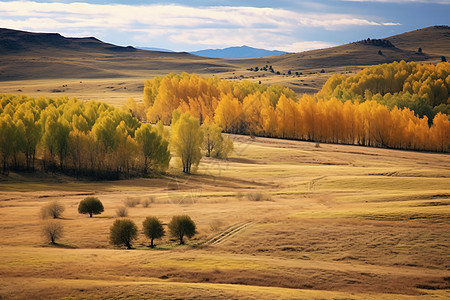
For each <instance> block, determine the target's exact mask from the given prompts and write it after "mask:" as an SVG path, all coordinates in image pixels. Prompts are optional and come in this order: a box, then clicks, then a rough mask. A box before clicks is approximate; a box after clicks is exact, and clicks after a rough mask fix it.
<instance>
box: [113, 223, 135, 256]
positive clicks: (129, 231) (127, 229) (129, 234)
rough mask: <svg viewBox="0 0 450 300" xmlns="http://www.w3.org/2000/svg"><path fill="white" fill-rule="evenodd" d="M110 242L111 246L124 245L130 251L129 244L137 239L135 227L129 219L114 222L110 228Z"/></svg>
mask: <svg viewBox="0 0 450 300" xmlns="http://www.w3.org/2000/svg"><path fill="white" fill-rule="evenodd" d="M109 238H110V242H111V244H113V245H116V246H121V245H124V246H126V247H127V248H128V249H131V242H132V241H133V240H135V239H136V238H137V227H136V224H134V222H133V221H131V220H129V219H118V220H115V221H114V223H113V225H112V226H111V228H110V235H109Z"/></svg>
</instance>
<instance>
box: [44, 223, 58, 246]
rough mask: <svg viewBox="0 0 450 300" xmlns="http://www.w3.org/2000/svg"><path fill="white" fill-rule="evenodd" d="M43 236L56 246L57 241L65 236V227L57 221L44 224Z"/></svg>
mask: <svg viewBox="0 0 450 300" xmlns="http://www.w3.org/2000/svg"><path fill="white" fill-rule="evenodd" d="M42 236H43V237H44V238H45V239H46V240H47V241H50V242H51V243H52V244H53V245H55V244H56V240H57V239H60V238H61V237H62V236H63V226H62V224H61V223H60V222H58V221H55V220H49V221H47V222H45V223H44V225H43V227H42Z"/></svg>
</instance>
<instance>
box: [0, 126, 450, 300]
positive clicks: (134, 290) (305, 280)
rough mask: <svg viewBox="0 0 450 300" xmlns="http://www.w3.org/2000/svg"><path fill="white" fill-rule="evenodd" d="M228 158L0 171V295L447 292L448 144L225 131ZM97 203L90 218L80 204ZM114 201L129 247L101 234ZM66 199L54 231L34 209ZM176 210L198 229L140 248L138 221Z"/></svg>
mask: <svg viewBox="0 0 450 300" xmlns="http://www.w3.org/2000/svg"><path fill="white" fill-rule="evenodd" d="M229 136H230V137H231V138H232V139H233V141H234V145H235V149H234V151H233V153H232V154H231V155H230V157H229V159H228V160H219V159H212V158H203V159H202V161H201V163H200V165H199V168H198V171H197V173H196V174H194V175H185V174H182V173H181V172H180V171H179V168H175V166H174V165H171V167H170V169H169V171H168V173H167V175H165V176H161V177H159V178H153V179H130V180H121V181H98V182H95V181H94V182H92V181H85V180H75V179H73V178H71V177H65V176H63V175H60V174H47V175H46V176H42V174H40V173H35V174H26V173H21V174H17V173H10V175H9V176H8V177H1V178H0V179H1V180H0V191H1V193H0V207H1V208H0V232H1V236H2V243H1V245H0V261H1V264H0V299H61V298H63V299H105V298H108V299H119V298H120V299H149V298H150V299H151V298H155V299H156V298H157V299H164V298H183V299H192V298H199V297H203V298H218V299H234V298H240V299H242V298H243V299H294V298H295V299H383V298H385V299H393V298H395V299H413V298H423V299H430V298H433V299H434V298H441V299H446V298H448V297H450V292H449V291H450V289H449V288H450V271H449V267H450V265H449V263H450V251H449V246H450V209H449V204H450V157H449V155H448V154H437V153H426V152H413V151H399V150H388V149H377V148H368V147H358V146H345V145H333V144H316V143H309V142H301V141H290V140H278V139H269V138H259V137H256V138H250V137H248V136H241V135H229ZM89 195H94V196H96V197H98V198H99V199H100V200H101V201H102V202H103V204H104V206H105V212H104V213H102V214H101V215H97V216H94V217H93V218H89V216H86V215H80V214H78V212H77V206H78V203H79V201H80V200H82V199H84V198H85V197H86V196H89ZM127 199H138V200H139V201H141V202H144V200H148V201H149V202H150V205H149V206H148V207H144V206H143V205H142V204H139V205H137V206H135V207H130V208H129V218H131V219H132V220H133V221H135V222H136V224H137V225H138V228H139V232H140V233H139V239H138V240H137V241H135V242H134V243H133V248H134V249H132V250H125V249H120V248H115V247H113V246H111V245H110V244H109V228H110V226H111V225H112V223H113V222H114V220H115V219H116V209H117V208H118V207H120V206H122V205H123V203H124V201H126V200H127ZM52 200H59V201H60V202H61V203H63V204H64V205H65V211H64V213H63V218H62V220H61V222H62V224H63V226H64V236H63V237H62V238H61V239H60V240H59V241H58V245H57V246H50V245H49V244H47V242H45V241H44V239H43V238H42V236H41V226H42V220H41V219H40V217H39V212H40V208H41V207H42V206H43V205H45V204H46V203H48V202H50V201H52ZM177 214H187V215H189V216H191V218H192V219H193V220H194V221H195V222H196V224H197V230H198V234H197V235H196V236H194V238H192V239H189V240H188V241H187V244H186V245H184V246H178V245H177V243H176V241H174V240H171V238H170V237H168V236H166V237H163V238H162V239H161V240H155V242H156V245H157V246H156V248H154V249H150V248H149V247H148V245H149V240H148V239H145V238H144V235H143V234H142V232H141V231H142V221H143V220H144V219H145V217H147V216H150V215H152V216H157V217H158V218H160V219H161V220H162V221H163V222H164V223H165V224H167V223H168V222H169V221H170V219H171V217H172V216H173V215H177Z"/></svg>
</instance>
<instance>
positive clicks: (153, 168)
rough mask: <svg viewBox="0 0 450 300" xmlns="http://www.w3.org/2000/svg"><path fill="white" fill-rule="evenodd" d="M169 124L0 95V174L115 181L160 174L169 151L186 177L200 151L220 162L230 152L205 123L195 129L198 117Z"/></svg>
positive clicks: (84, 105)
mask: <svg viewBox="0 0 450 300" xmlns="http://www.w3.org/2000/svg"><path fill="white" fill-rule="evenodd" d="M171 120H172V127H173V128H172V130H171V132H170V131H169V129H167V128H165V127H164V125H163V124H162V122H158V123H157V124H156V125H151V124H149V123H141V122H140V121H139V120H138V119H137V118H135V117H133V115H132V114H131V113H130V111H126V110H123V109H118V108H114V107H112V106H109V105H107V104H105V103H100V102H95V101H88V102H82V101H79V100H77V99H75V98H74V99H68V98H57V99H50V98H38V99H34V98H30V97H26V96H20V95H0V163H1V166H2V167H1V169H2V172H3V173H4V174H8V172H9V170H11V169H13V170H35V168H39V169H40V168H42V169H43V170H45V171H61V172H64V173H66V174H69V175H75V176H77V177H78V176H88V177H93V178H95V179H119V178H129V177H131V176H148V175H151V174H155V173H161V172H165V171H166V170H167V169H168V167H169V162H170V160H171V150H172V151H173V152H174V154H175V156H176V158H177V159H178V160H179V161H180V165H182V168H183V172H185V173H191V169H192V166H194V168H195V167H196V166H197V165H198V163H199V162H200V159H201V157H202V156H203V155H204V154H203V153H204V152H205V154H206V156H209V157H213V158H225V157H227V156H228V154H229V153H230V152H231V151H232V150H233V143H232V141H231V140H230V139H229V138H225V137H223V136H222V128H220V127H218V126H217V125H215V124H214V123H212V122H204V123H203V124H202V125H201V126H200V121H199V120H198V119H197V118H195V117H193V116H191V115H190V114H189V113H183V114H181V113H179V112H178V111H174V113H173V117H172V118H171ZM178 120H179V122H177V121H178ZM37 158H39V162H40V163H39V164H37V163H36V161H37Z"/></svg>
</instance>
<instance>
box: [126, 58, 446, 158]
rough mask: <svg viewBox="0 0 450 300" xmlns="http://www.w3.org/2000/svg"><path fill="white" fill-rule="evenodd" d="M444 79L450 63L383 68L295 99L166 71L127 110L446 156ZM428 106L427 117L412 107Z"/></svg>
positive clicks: (151, 117) (339, 78)
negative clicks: (430, 114)
mask: <svg viewBox="0 0 450 300" xmlns="http://www.w3.org/2000/svg"><path fill="white" fill-rule="evenodd" d="M449 74H450V64H449V63H439V64H437V65H419V64H415V63H406V62H400V63H392V64H384V65H380V66H373V67H369V68H367V69H364V70H362V71H361V72H359V73H358V74H356V75H354V76H350V77H348V76H344V75H334V76H332V77H331V78H330V79H329V80H328V81H327V83H326V84H325V85H324V87H323V88H322V90H321V91H320V92H319V93H317V94H316V95H312V96H311V95H303V96H301V97H297V96H296V94H295V93H294V92H293V91H292V90H290V89H288V88H285V87H282V86H278V85H274V86H270V87H267V86H265V85H261V84H257V83H252V82H250V81H242V82H233V81H225V80H220V79H219V78H217V77H212V78H202V77H200V76H198V75H196V74H187V73H183V74H181V75H175V74H169V75H166V76H165V77H155V78H154V79H152V80H147V81H146V82H145V87H144V101H143V102H142V103H137V102H135V101H134V100H133V99H130V100H129V102H128V106H129V108H130V110H131V111H132V113H133V115H135V116H136V117H137V118H139V119H141V120H147V121H150V122H163V123H164V124H170V123H171V120H172V112H173V111H174V110H176V111H178V112H188V113H190V114H191V115H193V116H194V117H196V118H197V119H198V120H199V121H200V123H203V122H205V123H213V124H216V125H218V126H219V127H220V128H222V129H223V131H225V132H229V133H239V134H251V135H258V136H267V137H278V138H290V139H299V140H307V141H316V142H330V143H343V144H353V145H366V146H375V147H389V148H396V149H413V150H426V151H439V152H449V151H450V121H449V119H448V114H447V113H446V111H447V108H448V107H449V106H450V103H449V102H448V101H449V94H448V93H449V91H450V75H449ZM398 99H401V101H403V102H402V103H403V104H402V105H401V104H400V102H401V101H400V100H398ZM405 103H406V104H405ZM408 103H409V104H411V103H416V104H414V105H416V106H414V105H409V104H408ZM387 104H389V105H387ZM407 104H408V105H407ZM427 105H429V106H430V107H432V108H431V111H432V112H433V118H432V119H431V120H429V119H428V117H427V115H426V114H423V115H422V116H421V115H420V113H418V112H417V111H415V110H413V109H412V108H414V109H417V110H418V111H419V112H420V109H421V107H424V106H427ZM408 106H411V107H408ZM433 109H434V110H433ZM440 110H442V112H441V111H440Z"/></svg>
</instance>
